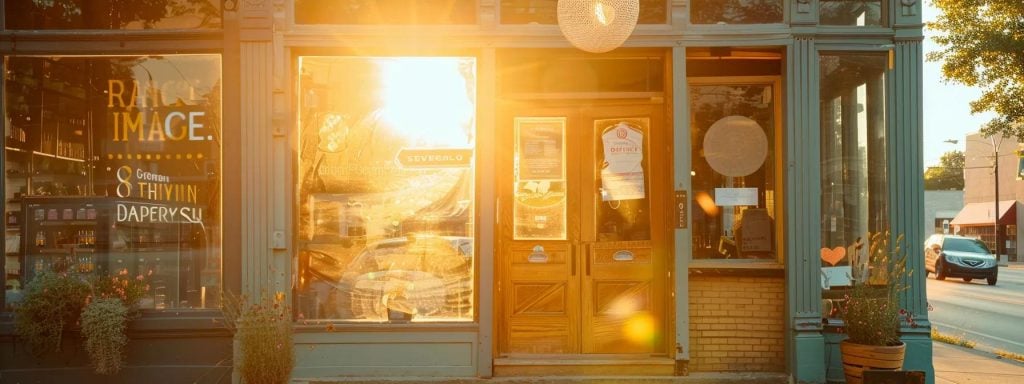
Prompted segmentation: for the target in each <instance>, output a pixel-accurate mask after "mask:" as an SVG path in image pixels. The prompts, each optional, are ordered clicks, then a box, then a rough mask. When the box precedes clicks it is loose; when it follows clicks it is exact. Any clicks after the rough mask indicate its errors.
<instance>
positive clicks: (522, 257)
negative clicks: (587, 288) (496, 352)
mask: <svg viewBox="0 0 1024 384" xmlns="http://www.w3.org/2000/svg"><path fill="white" fill-rule="evenodd" d="M524 243H525V242H524ZM538 247H539V248H542V249H538ZM509 251H510V256H511V257H510V260H509V261H510V263H509V264H508V265H509V277H510V278H509V279H508V287H509V288H508V293H506V294H505V297H506V298H507V299H508V300H507V303H508V305H507V306H506V313H507V314H508V340H509V341H510V344H509V347H510V349H509V352H513V353H576V352H577V351H578V348H577V347H576V344H577V338H578V336H577V334H578V332H577V330H576V328H578V327H577V326H576V324H577V323H578V322H579V306H578V305H575V301H576V300H578V298H579V288H578V285H577V283H576V281H575V279H574V276H573V267H574V266H573V263H572V261H573V260H574V258H573V257H574V256H573V255H572V247H571V246H569V245H567V244H564V243H563V244H558V243H554V242H549V243H544V245H540V243H538V244H536V245H532V246H531V245H528V244H513V245H512V247H511V249H510V250H509Z"/></svg>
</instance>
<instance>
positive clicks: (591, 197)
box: [496, 102, 671, 356]
mask: <svg viewBox="0 0 1024 384" xmlns="http://www.w3.org/2000/svg"><path fill="white" fill-rule="evenodd" d="M662 109H663V105H661V104H656V103H633V104H624V103H614V104H613V103H595V102H592V103H586V105H562V106H543V105H537V104H519V105H513V106H507V107H506V108H502V109H501V111H500V131H499V135H500V137H501V138H502V139H501V140H500V141H499V142H501V143H502V145H501V146H500V147H501V149H500V151H501V152H500V153H499V154H498V155H499V158H500V159H501V160H499V171H500V174H499V177H498V180H499V189H500V190H499V193H498V195H499V199H500V202H499V209H498V210H499V212H498V215H499V223H498V224H499V225H498V227H499V230H498V232H499V233H498V237H499V239H498V240H499V242H498V244H499V245H498V246H499V249H498V252H497V255H498V257H499V260H498V263H497V265H498V266H499V269H498V279H497V281H498V284H497V287H496V288H497V296H498V298H499V303H500V304H499V305H498V312H499V316H498V320H499V328H500V329H499V330H498V334H499V338H500V339H499V343H498V345H499V353H500V354H502V355H505V356H512V355H518V354H658V353H664V352H665V344H666V342H665V338H666V326H667V321H666V319H665V313H666V291H667V283H668V281H669V276H670V274H669V273H668V267H667V260H666V259H667V254H668V252H667V249H668V248H667V246H666V239H667V233H668V231H667V227H666V219H667V218H668V215H667V214H666V208H667V207H666V205H665V204H664V201H663V200H664V199H665V196H664V193H665V192H666V191H667V190H668V189H669V188H671V185H670V184H669V183H668V172H669V170H668V168H667V167H668V164H670V161H671V145H670V143H671V140H670V138H669V137H668V135H667V132H666V127H665V123H664V115H663V112H662Z"/></svg>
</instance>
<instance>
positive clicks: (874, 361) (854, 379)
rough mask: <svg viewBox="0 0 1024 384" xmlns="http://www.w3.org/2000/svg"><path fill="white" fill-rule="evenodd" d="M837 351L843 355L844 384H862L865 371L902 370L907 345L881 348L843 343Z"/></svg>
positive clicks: (901, 344)
mask: <svg viewBox="0 0 1024 384" xmlns="http://www.w3.org/2000/svg"><path fill="white" fill-rule="evenodd" d="M839 350H840V351H841V352H842V354H843V373H844V374H845V375H846V383H847V384H862V383H863V382H864V380H863V378H864V371H865V370H868V369H872V370H889V371H896V370H899V369H902V368H903V356H904V354H905V353H906V351H907V345H906V344H904V343H900V344H899V345H894V346H885V347H883V346H877V345H864V344H855V343H851V342H848V341H843V342H842V343H840V344H839Z"/></svg>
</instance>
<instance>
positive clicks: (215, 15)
mask: <svg viewBox="0 0 1024 384" xmlns="http://www.w3.org/2000/svg"><path fill="white" fill-rule="evenodd" d="M4 7H5V8H4V12H5V18H4V20H5V22H6V23H7V29H22V30H55V29H217V28H220V27H221V1H220V0H132V1H125V0H119V1H110V0H50V1H42V0H7V1H6V2H5V3H4Z"/></svg>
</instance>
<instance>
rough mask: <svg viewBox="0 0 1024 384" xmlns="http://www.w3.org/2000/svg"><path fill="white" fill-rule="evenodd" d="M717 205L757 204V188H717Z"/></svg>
mask: <svg viewBox="0 0 1024 384" xmlns="http://www.w3.org/2000/svg"><path fill="white" fill-rule="evenodd" d="M715 205H718V206H722V207H729V206H736V205H757V188H715Z"/></svg>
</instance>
